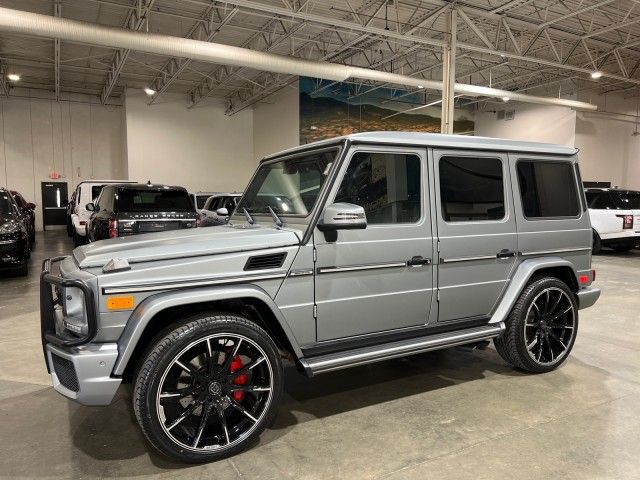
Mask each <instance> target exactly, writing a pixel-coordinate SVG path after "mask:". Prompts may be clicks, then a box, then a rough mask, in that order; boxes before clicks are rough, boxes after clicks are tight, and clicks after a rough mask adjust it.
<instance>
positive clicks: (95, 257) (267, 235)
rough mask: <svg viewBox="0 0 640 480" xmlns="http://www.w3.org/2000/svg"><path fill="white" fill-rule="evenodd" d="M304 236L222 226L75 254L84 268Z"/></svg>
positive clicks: (285, 242)
mask: <svg viewBox="0 0 640 480" xmlns="http://www.w3.org/2000/svg"><path fill="white" fill-rule="evenodd" d="M301 237H302V232H300V231H298V230H293V229H277V228H275V227H271V226H269V227H267V226H262V225H261V226H252V227H247V226H245V225H223V226H219V227H208V228H193V229H188V230H172V231H167V232H158V233H147V234H144V235H135V236H131V237H119V238H113V239H110V240H101V241H98V242H95V243H90V244H89V245H85V246H82V247H78V248H76V249H75V250H74V251H73V256H74V258H75V260H76V262H77V263H78V265H79V266H80V267H81V268H89V267H103V266H104V265H105V264H106V263H107V262H108V261H109V260H111V259H112V258H123V259H126V260H127V261H128V262H129V263H136V262H149V261H154V260H168V259H172V258H187V257H195V256H200V255H216V254H220V253H232V252H245V251H250V250H261V249H265V248H277V247H286V246H290V245H297V244H298V243H300V238H301Z"/></svg>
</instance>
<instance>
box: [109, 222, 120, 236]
mask: <svg viewBox="0 0 640 480" xmlns="http://www.w3.org/2000/svg"><path fill="white" fill-rule="evenodd" d="M117 236H118V220H116V219H115V218H110V219H109V238H116V237H117Z"/></svg>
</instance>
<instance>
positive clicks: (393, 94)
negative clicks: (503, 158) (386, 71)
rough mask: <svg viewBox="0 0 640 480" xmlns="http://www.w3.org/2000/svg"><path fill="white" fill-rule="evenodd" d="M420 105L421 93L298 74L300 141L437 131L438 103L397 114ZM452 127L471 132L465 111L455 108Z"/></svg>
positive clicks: (455, 130) (461, 132)
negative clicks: (372, 134)
mask: <svg viewBox="0 0 640 480" xmlns="http://www.w3.org/2000/svg"><path fill="white" fill-rule="evenodd" d="M435 99H436V98H435V97H433V100H435ZM424 104H425V93H423V92H416V93H410V92H408V91H405V90H401V89H392V88H385V87H380V88H374V87H371V86H369V85H352V84H349V83H341V82H331V81H329V80H319V79H315V78H309V77H300V144H301V145H302V144H305V143H309V142H314V141H316V140H323V139H325V138H332V137H338V136H340V135H348V134H351V133H357V132H371V131H376V130H378V131H379V130H385V131H405V132H432V133H439V132H440V106H439V105H437V106H434V107H426V108H420V109H418V110H414V111H411V112H408V113H401V112H405V111H406V110H409V109H411V108H415V107H417V106H420V105H424ZM453 127H454V132H455V133H460V134H463V133H464V134H469V135H472V134H473V131H474V123H473V120H472V119H470V115H469V114H467V113H466V112H460V111H456V116H455V120H454V124H453Z"/></svg>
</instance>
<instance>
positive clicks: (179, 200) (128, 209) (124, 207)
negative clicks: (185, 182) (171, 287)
mask: <svg viewBox="0 0 640 480" xmlns="http://www.w3.org/2000/svg"><path fill="white" fill-rule="evenodd" d="M87 208H88V209H89V210H91V211H93V214H92V215H91V218H90V220H89V224H88V226H87V236H88V238H89V241H91V242H95V241H96V240H104V239H107V238H115V237H123V236H129V235H138V234H140V233H151V232H164V231H167V230H181V229H184V228H194V227H195V226H196V220H197V213H196V210H195V207H194V205H193V203H192V201H191V199H190V198H189V194H188V193H187V191H186V190H185V189H184V188H182V187H175V186H169V185H153V184H150V183H148V184H141V183H132V184H131V183H130V184H120V185H105V186H104V187H103V188H102V191H101V192H100V196H99V197H98V198H97V200H96V201H95V202H93V203H91V204H88V205H87Z"/></svg>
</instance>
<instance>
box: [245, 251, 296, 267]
mask: <svg viewBox="0 0 640 480" xmlns="http://www.w3.org/2000/svg"><path fill="white" fill-rule="evenodd" d="M285 258H287V252H280V253H270V254H268V255H258V256H256V257H249V260H247V263H246V265H245V266H244V269H245V270H265V269H267V268H279V267H281V266H282V264H283V263H284V259H285Z"/></svg>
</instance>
